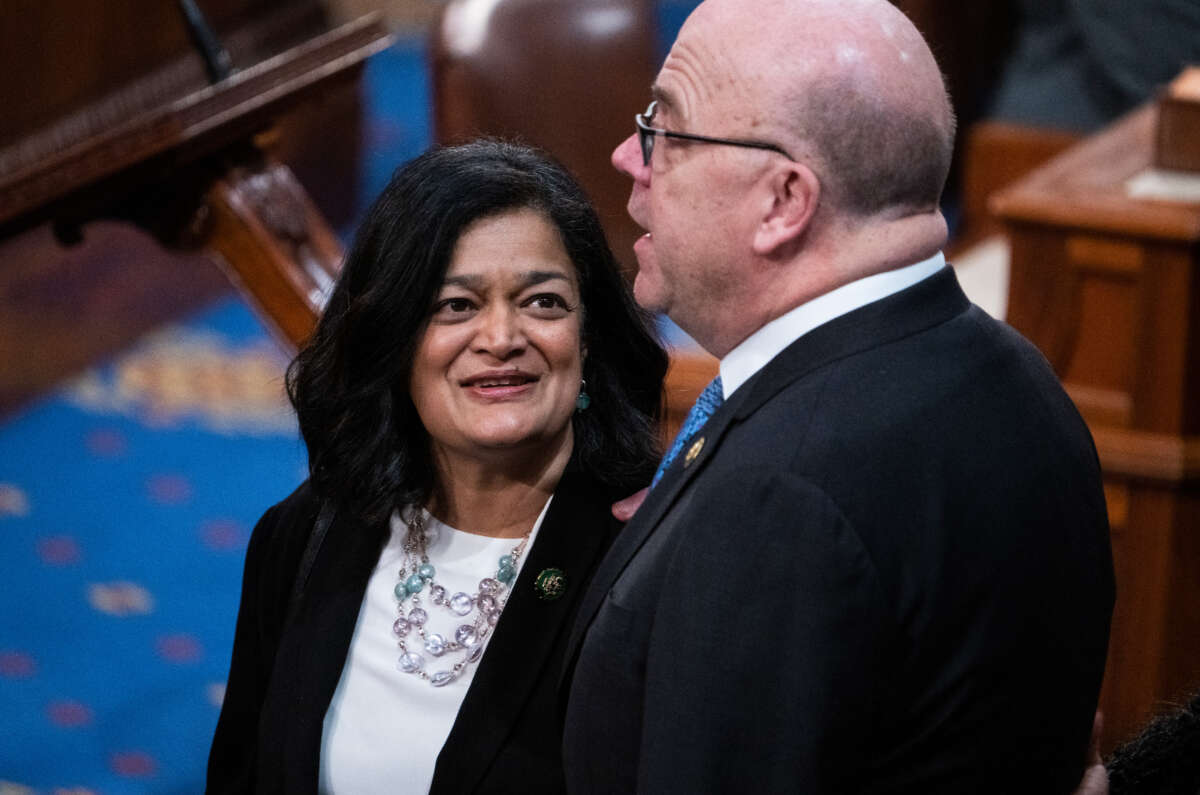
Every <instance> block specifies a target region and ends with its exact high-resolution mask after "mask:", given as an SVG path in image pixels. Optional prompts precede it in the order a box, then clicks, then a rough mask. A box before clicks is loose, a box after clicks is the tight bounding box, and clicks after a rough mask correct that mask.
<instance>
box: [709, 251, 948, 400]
mask: <svg viewBox="0 0 1200 795" xmlns="http://www.w3.org/2000/svg"><path fill="white" fill-rule="evenodd" d="M945 266H946V258H945V257H944V256H943V255H942V252H940V251H939V252H938V253H937V254H934V255H933V256H932V257H930V258H929V259H926V260H921V261H920V262H918V263H916V264H914V265H906V266H904V267H903V268H896V269H895V270H890V271H884V272H883V273H876V274H875V275H873V276H866V277H864V278H862V279H858V280H857V281H853V282H850V283H849V284H843V285H842V286H841V287H839V288H837V289H836V290H832V291H830V292H828V293H825V294H824V295H819V296H817V297H816V298H814V299H812V300H811V301H807V302H805V303H803V304H801V305H800V306H798V307H796V308H795V309H793V310H791V311H790V312H788V313H786V314H784V315H780V316H779V317H777V318H775V319H774V320H772V321H771V322H770V323H768V324H766V325H765V326H763V327H762V328H760V329H759V330H758V331H756V332H754V333H753V334H751V335H750V336H749V337H746V339H744V340H742V342H741V343H739V344H738V346H737V347H736V348H734V349H733V350H731V351H730V352H729V353H727V354H726V355H725V358H723V359H722V360H721V387H722V390H721V391H722V392H723V393H724V395H725V399H726V400H728V399H729V396H730V395H732V394H733V393H734V392H735V391H736V390H737V388H738V387H740V386H741V385H742V384H744V383H746V382H747V381H748V380H750V377H751V376H752V375H754V374H755V373H757V372H758V371H759V370H761V369H762V368H763V367H765V366H766V364H767V362H769V361H771V360H772V359H774V358H775V357H776V356H778V355H779V353H780V352H781V351H782V350H783V349H784V348H786V347H787V346H789V345H791V344H792V343H793V342H795V341H796V340H798V339H800V338H801V337H803V336H804V335H805V334H807V333H808V332H810V331H812V330H813V329H815V328H816V327H817V326H822V325H824V324H826V323H828V322H829V321H831V320H833V319H834V318H836V317H841V316H842V315H844V314H846V313H848V312H852V311H854V310H855V309H858V308H859V307H860V306H866V305H867V304H869V303H872V302H874V301H878V300H879V299H881V298H886V297H887V296H889V295H892V294H893V293H898V292H900V291H901V290H903V289H905V288H908V287H911V286H913V285H914V284H916V283H917V282H919V281H921V280H923V279H927V278H929V277H930V276H932V275H933V274H935V273H937V272H938V271H940V270H941V269H942V268H944V267H945Z"/></svg>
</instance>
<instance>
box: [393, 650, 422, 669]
mask: <svg viewBox="0 0 1200 795" xmlns="http://www.w3.org/2000/svg"><path fill="white" fill-rule="evenodd" d="M424 665H425V658H424V657H422V656H421V655H419V654H417V653H415V652H411V651H410V652H408V653H407V654H401V655H400V660H399V662H397V663H396V667H397V668H399V669H400V670H401V671H403V672H404V673H406V674H411V673H413V672H414V671H419V670H421V668H423V667H424Z"/></svg>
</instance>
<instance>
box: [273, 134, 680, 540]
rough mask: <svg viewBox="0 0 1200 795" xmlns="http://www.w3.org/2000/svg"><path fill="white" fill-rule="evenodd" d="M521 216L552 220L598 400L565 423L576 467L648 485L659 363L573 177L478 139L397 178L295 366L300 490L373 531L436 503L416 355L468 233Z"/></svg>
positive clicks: (522, 152)
mask: <svg viewBox="0 0 1200 795" xmlns="http://www.w3.org/2000/svg"><path fill="white" fill-rule="evenodd" d="M520 208H531V209H535V210H539V211H541V212H543V213H545V214H546V216H547V217H548V218H550V219H551V221H552V222H553V223H554V225H555V226H556V227H557V228H558V230H559V233H560V234H561V235H562V240H563V243H564V245H565V248H566V251H567V254H568V256H569V257H570V258H571V261H572V263H573V264H574V266H575V269H576V273H577V275H578V278H579V286H580V296H581V299H582V303H583V328H582V335H583V344H584V345H585V346H586V350H587V357H586V359H585V360H584V362H583V377H584V379H585V380H586V381H587V391H588V394H589V395H590V396H591V399H592V400H591V406H590V407H589V408H588V409H587V410H586V411H577V412H575V414H574V415H573V417H574V419H573V423H574V439H575V450H574V453H573V455H574V457H575V459H576V460H577V461H578V463H579V464H580V465H581V466H582V467H583V468H584V470H585V471H587V472H590V473H591V474H593V475H594V476H596V477H597V478H599V479H600V480H601V481H602V482H604V483H606V484H608V485H611V486H613V487H614V488H616V487H636V485H638V484H643V483H646V482H648V481H649V478H650V475H651V473H652V472H653V469H654V465H655V460H656V458H657V441H656V430H657V422H658V419H659V415H660V412H661V407H662V383H663V377H664V375H665V373H666V368H667V357H666V354H665V353H664V351H663V349H662V347H661V346H660V345H659V344H658V342H657V340H656V338H655V337H654V336H653V334H652V333H651V332H650V330H649V328H650V327H649V323H648V318H647V317H646V315H645V313H644V312H642V311H641V310H640V309H639V308H638V307H637V305H636V304H635V303H634V302H633V298H632V296H631V295H630V293H629V289H628V287H627V286H626V284H625V282H624V280H623V279H622V277H621V275H620V273H619V272H618V269H617V263H616V260H615V259H614V258H613V254H612V251H611V250H610V249H609V247H608V243H607V242H606V241H605V238H604V232H603V230H602V228H601V226H600V221H599V219H598V218H597V216H596V213H595V210H593V209H592V206H591V204H590V203H589V202H588V199H587V197H586V195H585V194H584V192H583V189H582V188H581V187H580V186H579V184H578V183H577V182H576V181H575V180H574V178H572V177H571V175H570V174H569V173H568V172H567V171H566V169H564V168H563V167H562V166H561V165H559V164H558V163H557V162H555V161H554V160H552V159H551V158H550V157H549V156H547V155H546V154H544V153H541V152H539V151H537V150H534V149H530V148H527V147H524V146H518V145H515V144H511V143H505V142H501V141H494V140H482V141H476V142H473V143H469V144H465V145H462V146H454V147H444V148H435V149H431V150H430V151H428V152H426V153H425V154H423V155H421V156H420V157H417V158H416V159H414V160H412V161H410V162H409V163H407V164H406V165H404V166H402V167H401V168H399V169H398V170H397V171H396V172H395V174H393V175H392V178H391V181H390V182H389V183H388V185H387V187H386V188H384V190H383V193H382V194H381V195H380V196H379V198H378V199H376V201H375V203H374V204H373V205H372V206H371V208H370V210H369V211H368V213H367V216H366V219H365V220H364V221H363V223H362V225H361V227H360V228H359V230H358V233H357V234H356V236H355V239H354V243H353V245H352V246H351V248H350V251H349V254H348V255H347V257H346V262H345V265H344V266H343V269H342V273H341V276H340V277H339V279H338V282H337V285H336V286H335V287H334V289H333V293H332V294H331V295H330V298H329V302H328V304H327V305H326V307H325V312H324V314H323V316H322V317H321V319H320V322H319V323H318V324H317V328H316V331H315V332H314V334H313V336H312V338H311V339H310V341H309V342H308V344H307V345H306V346H305V348H304V349H303V350H302V351H301V352H300V354H299V355H298V356H297V357H296V358H295V360H294V361H293V362H292V363H291V365H290V366H289V368H288V373H287V390H288V397H289V398H290V399H291V402H292V405H293V406H294V407H295V409H296V414H297V416H298V418H299V421H300V432H301V434H302V435H303V437H304V442H305V444H306V445H307V447H308V467H309V478H310V481H311V484H312V487H313V488H314V490H315V491H316V492H317V493H318V494H319V495H321V496H322V497H323V498H325V499H330V500H333V501H334V502H335V504H337V506H338V507H339V508H345V509H349V510H350V511H351V512H352V513H353V514H355V515H356V516H358V517H359V518H360V519H362V520H363V521H366V522H370V523H375V522H380V521H382V520H384V519H385V518H386V517H387V516H388V515H389V514H390V513H391V512H392V511H393V510H394V509H396V508H398V507H399V506H401V505H404V504H406V503H411V502H417V501H423V500H425V499H427V498H428V497H429V495H430V493H431V491H432V489H433V487H434V482H433V481H434V469H433V465H432V460H431V457H430V445H429V437H428V433H427V432H426V430H425V428H424V426H423V425H422V424H421V420H420V417H419V416H418V415H417V412H416V409H415V408H414V406H413V403H412V400H411V398H410V396H409V393H408V383H409V374H410V371H411V367H412V362H413V357H414V355H415V353H416V349H417V346H418V343H419V341H420V339H421V336H422V334H423V332H424V330H425V327H426V324H427V323H428V321H429V317H430V312H431V308H432V305H433V302H434V300H435V298H436V296H437V293H438V291H439V290H440V288H441V285H442V281H443V279H444V278H445V274H446V269H447V268H448V267H449V263H450V258H451V255H452V253H453V251H454V246H455V244H456V243H457V242H458V239H459V237H460V236H461V235H462V233H463V231H464V230H465V229H466V228H467V226H468V225H470V224H471V223H472V222H474V221H477V220H479V219H481V218H484V217H488V216H493V215H496V214H498V213H502V212H505V211H507V210H513V209H520Z"/></svg>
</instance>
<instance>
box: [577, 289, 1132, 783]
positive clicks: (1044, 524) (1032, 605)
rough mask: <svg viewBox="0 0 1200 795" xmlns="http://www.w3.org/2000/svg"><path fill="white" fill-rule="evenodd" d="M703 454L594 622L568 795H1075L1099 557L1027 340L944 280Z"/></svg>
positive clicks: (744, 412) (601, 586) (881, 318)
mask: <svg viewBox="0 0 1200 795" xmlns="http://www.w3.org/2000/svg"><path fill="white" fill-rule="evenodd" d="M701 436H702V437H703V438H704V444H703V448H702V449H701V450H699V451H698V453H697V454H696V455H695V456H694V458H693V459H692V460H691V461H690V463H688V462H687V458H686V457H685V456H681V457H680V458H681V459H682V460H677V461H676V462H675V463H674V464H673V465H672V467H671V469H670V470H669V471H668V473H667V474H666V476H665V477H664V479H663V480H662V482H660V483H659V485H658V486H657V487H656V488H655V489H654V490H652V491H651V493H650V495H649V497H648V499H647V500H646V502H645V503H644V504H643V506H642V507H641V509H640V511H639V512H638V514H637V515H636V516H635V518H634V519H633V520H632V521H631V522H630V524H629V525H628V526H627V527H626V528H625V531H624V532H623V533H622V534H621V536H620V537H619V538H618V539H617V541H616V542H615V543H614V545H613V548H612V550H611V551H610V553H609V555H608V556H607V558H606V559H605V561H604V563H602V564H601V566H600V568H599V569H598V570H597V572H596V577H595V579H594V581H593V583H592V586H591V587H590V589H589V591H588V593H587V595H586V596H585V598H584V604H583V606H582V608H581V610H580V619H579V622H578V623H577V625H576V628H575V630H574V631H573V633H572V640H571V643H570V644H569V646H568V659H569V660H570V659H572V658H573V657H575V655H577V664H576V665H575V667H574V679H573V683H570V682H569V681H567V682H564V686H568V685H569V686H570V701H569V704H568V710H567V719H566V728H565V732H566V734H565V738H564V760H565V763H566V769H567V783H568V788H569V789H570V790H571V791H572V792H574V793H617V792H622V793H623V792H633V791H635V790H636V791H638V792H643V793H654V794H655V795H659V794H660V793H675V792H678V793H699V792H703V793H711V792H769V793H784V792H786V793H801V792H803V793H825V792H853V793H882V792H922V793H927V792H954V793H967V792H970V793H978V792H1020V793H1027V792H1039V791H1047V792H1069V791H1071V790H1072V789H1073V788H1074V787H1075V785H1076V784H1077V783H1078V781H1079V778H1080V776H1081V774H1082V767H1083V762H1084V756H1085V751H1086V747H1087V744H1088V737H1089V731H1090V727H1091V723H1092V714H1093V711H1094V710H1095V707H1096V700H1097V695H1098V691H1099V687H1100V680H1101V677H1102V674H1103V669H1104V659H1105V650H1106V647H1107V642H1108V628H1109V618H1110V614H1111V609H1112V604H1113V595H1114V594H1113V573H1112V559H1111V553H1110V547H1109V538H1108V522H1107V516H1106V513H1105V505H1104V495H1103V493H1102V491H1101V486H1100V472H1099V467H1098V463H1097V459H1096V453H1095V449H1094V447H1093V445H1092V441H1091V437H1090V435H1089V433H1088V431H1087V428H1086V427H1085V425H1084V423H1083V422H1082V420H1081V419H1080V417H1079V415H1078V413H1077V412H1076V410H1075V408H1074V406H1073V405H1072V404H1071V402H1070V400H1068V398H1067V396H1066V395H1065V394H1064V392H1063V390H1062V389H1061V388H1060V386H1059V383H1058V380H1057V379H1056V378H1055V376H1054V374H1053V372H1051V370H1050V368H1049V367H1048V365H1047V364H1046V362H1045V360H1044V359H1043V358H1042V356H1041V355H1040V354H1038V352H1037V351H1036V350H1035V349H1034V348H1033V347H1032V346H1031V345H1030V344H1029V343H1028V342H1026V341H1025V340H1024V339H1022V338H1021V337H1020V336H1019V335H1017V334H1016V333H1015V332H1013V331H1012V330H1011V329H1009V328H1008V327H1007V326H1004V325H1002V324H1000V323H997V322H996V321H994V320H992V319H991V318H990V317H988V316H987V315H986V314H984V313H983V312H982V311H981V310H979V309H978V308H977V307H973V306H971V305H970V304H969V303H968V301H967V299H966V297H965V296H964V295H963V293H962V291H961V290H960V289H959V287H958V284H957V282H956V280H955V277H954V274H953V272H952V271H951V270H950V269H945V270H943V271H942V272H940V273H938V274H935V275H934V276H932V277H930V278H929V279H926V280H924V281H922V282H921V283H919V284H917V285H914V286H913V287H910V288H909V289H907V290H904V291H902V292H900V293H897V294H895V295H893V296H890V297H888V298H885V299H882V300H880V301H877V302H875V303H873V304H870V305H868V306H865V307H862V308H860V309H858V310H856V311H854V312H851V313H849V314H847V315H844V316H842V317H840V318H838V319H836V320H833V321H831V322H829V323H827V324H825V325H824V326H822V327H820V328H818V329H815V330H814V331H812V332H810V333H809V334H806V335H805V336H804V337H802V338H800V339H799V340H797V341H796V342H795V343H793V344H792V345H791V346H790V347H788V348H787V349H786V350H784V351H783V352H782V353H780V354H779V355H778V356H777V357H776V358H775V359H774V360H772V361H771V362H770V363H769V364H768V365H767V366H766V367H765V368H764V369H763V370H761V371H760V372H758V373H757V374H756V375H755V376H754V377H753V378H751V379H750V380H749V381H748V382H747V383H745V384H744V385H743V386H742V387H741V388H740V389H738V390H737V391H736V392H735V393H734V394H733V396H731V399H730V400H729V401H728V402H726V403H725V405H724V406H722V407H721V409H719V410H718V412H717V413H716V414H715V415H714V416H713V417H712V418H711V419H710V420H709V422H708V424H707V425H706V426H705V427H704V428H703V429H701V431H700V433H699V434H698V435H697V438H699V437H701ZM688 447H689V446H687V445H685V448H684V449H685V450H687V449H688ZM567 679H568V680H569V674H568V677H567Z"/></svg>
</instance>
